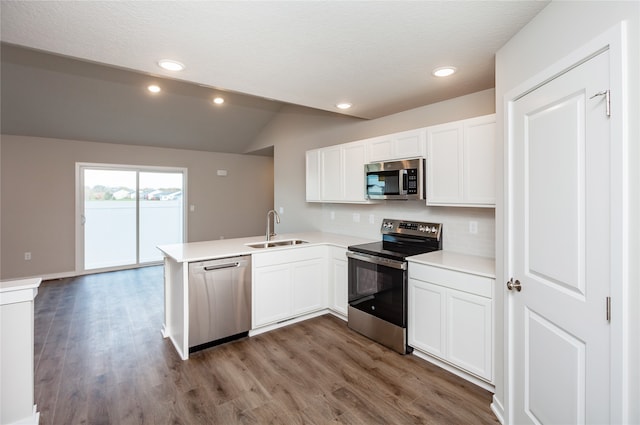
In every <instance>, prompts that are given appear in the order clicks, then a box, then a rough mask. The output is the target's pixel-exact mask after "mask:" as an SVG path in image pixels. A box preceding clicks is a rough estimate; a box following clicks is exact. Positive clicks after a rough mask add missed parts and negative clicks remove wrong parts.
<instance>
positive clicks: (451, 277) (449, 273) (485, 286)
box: [409, 263, 494, 298]
mask: <svg viewBox="0 0 640 425" xmlns="http://www.w3.org/2000/svg"><path fill="white" fill-rule="evenodd" d="M409 278H411V279H417V280H421V281H423V282H430V283H433V284H435V285H440V286H444V287H447V288H452V289H456V290H458V291H464V292H468V293H470V294H475V295H479V296H481V297H486V298H493V285H494V280H493V279H491V278H488V277H484V276H478V275H473V274H468V273H463V272H458V271H453V270H448V269H442V268H439V267H433V266H426V265H422V264H416V263H409Z"/></svg>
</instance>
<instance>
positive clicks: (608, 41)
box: [498, 22, 637, 423]
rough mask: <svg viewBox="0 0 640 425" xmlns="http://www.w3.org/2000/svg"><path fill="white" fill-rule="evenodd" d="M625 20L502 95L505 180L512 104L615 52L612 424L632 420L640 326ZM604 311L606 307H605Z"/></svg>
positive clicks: (507, 271) (509, 379) (509, 383)
mask: <svg viewBox="0 0 640 425" xmlns="http://www.w3.org/2000/svg"><path fill="white" fill-rule="evenodd" d="M626 35H627V33H626V23H625V22H620V23H618V24H617V25H615V26H614V27H613V28H611V29H609V30H608V31H606V32H605V33H603V34H601V35H600V36H598V37H596V38H594V39H593V40H591V41H589V42H588V43H586V44H585V45H583V46H582V47H581V48H579V49H577V50H575V51H573V52H572V53H570V54H569V55H567V56H566V57H564V58H563V59H561V60H560V61H558V62H556V63H554V64H553V65H551V66H550V67H548V68H546V69H545V70H544V71H542V72H540V73H539V74H537V75H536V76H534V77H532V78H530V79H529V80H527V81H525V82H524V83H522V84H520V85H519V86H517V87H516V88H514V89H512V90H510V91H509V92H507V93H506V94H505V95H504V97H503V107H504V111H505V112H504V113H505V117H504V135H505V141H506V143H505V156H504V157H505V164H504V175H505V182H509V181H510V180H509V179H510V178H511V175H512V171H511V167H512V164H513V161H512V149H511V144H512V143H513V140H514V135H513V129H512V126H511V124H510V120H511V119H512V112H511V111H512V105H513V103H514V102H515V101H516V100H517V99H519V98H521V97H523V96H525V95H526V94H528V93H530V92H531V91H533V90H535V89H536V88H538V87H540V86H542V85H544V84H545V83H547V82H548V81H550V80H553V79H554V78H556V77H558V76H559V75H562V74H564V73H565V72H567V71H568V70H570V69H572V68H574V67H576V66H578V65H580V64H582V63H583V62H585V61H586V60H588V59H589V58H591V57H593V56H594V55H595V54H596V53H597V52H600V51H603V50H604V49H608V50H609V54H610V60H611V62H610V79H611V84H610V87H609V88H610V90H611V111H612V115H611V118H610V119H611V142H612V145H611V164H610V165H611V199H610V200H611V212H610V213H611V223H610V232H611V275H610V277H611V297H612V316H611V357H610V358H611V370H610V372H611V400H610V406H611V423H629V420H630V418H629V412H630V403H631V402H632V401H630V400H629V395H630V393H631V391H630V382H629V376H628V371H629V370H632V369H635V367H631V362H632V361H633V360H634V359H631V358H630V354H631V353H630V349H629V347H628V340H629V335H630V333H631V332H635V331H637V327H633V326H637V325H632V326H631V329H630V326H629V325H630V318H631V317H632V316H630V311H629V304H627V302H628V300H629V295H630V294H632V293H633V291H630V287H629V284H630V283H629V281H628V274H627V273H626V270H628V269H629V258H628V257H629V253H628V251H627V249H626V247H627V246H628V239H629V236H628V229H629V225H628V224H629V217H628V208H627V205H628V195H627V193H628V185H629V170H628V167H627V166H626V164H627V163H626V157H627V155H628V150H629V148H628V143H629V140H628V134H629V132H628V126H629V121H628V117H627V113H628V110H629V105H628V99H627V88H628V82H627V81H628V80H627V78H628V75H627V73H626V69H627V67H626V63H627V52H626V50H625V48H626V41H625V40H626ZM506 186H507V187H508V189H509V190H505V193H504V208H505V211H504V223H503V229H504V242H505V250H504V252H505V261H504V263H503V270H502V277H503V278H504V281H506V280H507V279H509V277H510V276H513V264H512V263H513V258H512V256H511V253H512V252H513V239H512V235H513V229H512V226H513V211H512V209H511V202H512V198H513V196H512V194H511V193H510V190H512V189H513V188H512V187H511V186H510V185H509V184H508V183H507V184H506ZM498 285H500V286H499V288H501V289H499V290H501V291H503V294H504V298H503V299H504V305H503V314H504V327H505V329H504V335H505V341H504V359H505V384H506V387H505V389H506V390H505V400H504V403H505V418H506V421H507V423H513V411H512V410H511V404H512V403H511V398H512V395H513V393H514V388H513V376H514V375H513V373H514V371H513V365H512V364H511V361H510V359H511V357H510V349H511V348H510V341H509V339H508V336H509V323H510V317H509V311H510V299H511V297H508V296H506V287H505V283H504V282H498ZM603 311H604V310H603Z"/></svg>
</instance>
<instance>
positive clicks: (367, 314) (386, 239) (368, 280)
mask: <svg viewBox="0 0 640 425" xmlns="http://www.w3.org/2000/svg"><path fill="white" fill-rule="evenodd" d="M380 231H381V232H382V240H381V241H379V242H373V243H368V244H362V245H352V246H350V247H349V248H348V249H349V251H348V252H347V257H348V261H349V316H348V324H349V327H350V328H351V329H353V330H355V331H357V332H359V333H361V334H363V335H365V336H367V337H369V338H371V339H373V340H374V341H377V342H379V343H380V344H382V345H385V346H387V347H389V348H391V349H392V350H395V351H397V352H399V353H402V354H406V353H409V352H410V351H411V349H410V347H408V346H407V261H406V258H407V257H409V256H412V255H418V254H424V253H426V252H431V251H437V250H441V249H442V224H437V223H424V222H417V221H404V220H392V219H384V220H382V227H381V229H380Z"/></svg>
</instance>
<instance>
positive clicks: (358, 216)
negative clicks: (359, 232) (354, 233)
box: [353, 213, 360, 223]
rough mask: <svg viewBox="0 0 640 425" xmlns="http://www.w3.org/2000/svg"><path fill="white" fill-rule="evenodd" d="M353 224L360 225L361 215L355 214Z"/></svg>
mask: <svg viewBox="0 0 640 425" xmlns="http://www.w3.org/2000/svg"><path fill="white" fill-rule="evenodd" d="M353 222H354V223H360V214H358V213H353Z"/></svg>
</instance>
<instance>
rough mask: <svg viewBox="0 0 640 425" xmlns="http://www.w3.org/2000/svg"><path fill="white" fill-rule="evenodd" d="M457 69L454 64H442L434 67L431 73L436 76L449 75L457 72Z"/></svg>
mask: <svg viewBox="0 0 640 425" xmlns="http://www.w3.org/2000/svg"><path fill="white" fill-rule="evenodd" d="M456 71H457V69H456V67H454V66H442V67H440V68H436V69H434V70H433V71H432V72H431V73H432V74H433V75H435V76H436V77H448V76H449V75H453V74H455V72H456Z"/></svg>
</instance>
